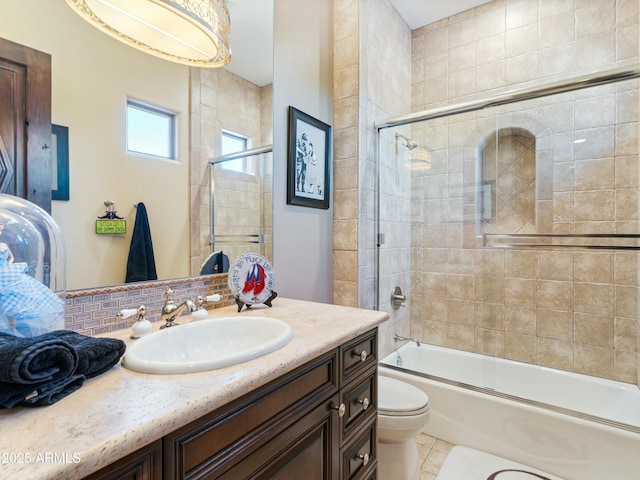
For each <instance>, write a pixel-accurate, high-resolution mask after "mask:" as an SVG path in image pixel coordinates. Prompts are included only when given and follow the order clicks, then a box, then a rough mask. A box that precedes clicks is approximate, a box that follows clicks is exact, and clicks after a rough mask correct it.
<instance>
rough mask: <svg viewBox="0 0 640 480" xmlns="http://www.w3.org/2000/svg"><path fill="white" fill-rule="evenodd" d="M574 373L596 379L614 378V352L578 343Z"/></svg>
mask: <svg viewBox="0 0 640 480" xmlns="http://www.w3.org/2000/svg"><path fill="white" fill-rule="evenodd" d="M574 371H575V372H577V373H584V374H585V375H594V376H596V377H604V378H612V377H613V350H612V349H610V348H607V347H600V346H596V345H584V344H581V343H576V344H575V348H574Z"/></svg>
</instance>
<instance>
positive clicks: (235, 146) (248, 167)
mask: <svg viewBox="0 0 640 480" xmlns="http://www.w3.org/2000/svg"><path fill="white" fill-rule="evenodd" d="M248 148H249V139H248V138H247V137H243V136H242V135H238V134H236V133H231V132H225V131H223V132H222V141H221V144H220V152H221V153H222V155H228V154H230V153H237V152H242V151H244V150H247V149H248ZM221 166H222V168H224V169H225V170H233V171H234V172H242V173H250V174H253V173H254V168H253V161H252V159H251V158H237V159H235V160H228V161H226V162H222V163H221Z"/></svg>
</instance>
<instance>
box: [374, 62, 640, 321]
mask: <svg viewBox="0 0 640 480" xmlns="http://www.w3.org/2000/svg"><path fill="white" fill-rule="evenodd" d="M639 77H640V64H635V65H631V66H626V67H621V68H615V69H611V70H605V71H602V72H597V73H593V74H588V75H582V76H578V77H574V78H571V79H568V80H562V81H558V82H552V83H548V84H545V85H541V86H538V87H531V88H523V89H518V90H510V91H508V92H505V93H501V94H497V95H493V96H490V97H486V98H483V99H478V100H471V101H468V102H462V103H457V104H453V105H449V106H446V107H440V108H434V109H430V110H422V111H419V112H414V113H411V114H408V115H401V116H397V117H391V118H387V119H385V120H380V121H377V122H375V123H374V129H375V133H374V146H375V165H376V172H375V177H376V178H375V185H376V192H375V201H374V218H375V228H374V232H375V245H376V250H375V275H374V288H375V291H374V308H375V309H376V310H380V291H379V290H380V246H381V245H382V244H383V243H384V234H383V232H381V231H380V183H381V182H380V161H381V158H380V155H381V154H380V132H381V130H383V129H387V128H392V127H398V126H402V125H410V124H412V123H418V122H423V121H426V120H433V119H436V118H443V117H448V116H451V115H456V114H460V113H467V112H474V111H477V110H482V109H485V108H490V107H497V106H501V105H508V104H511V103H516V102H520V101H524V100H532V99H536V98H542V97H547V96H550V95H555V94H558V93H565V92H571V91H576V90H582V89H585V88H590V87H595V86H599V85H607V84H610V83H616V82H620V81H624V80H632V79H634V78H639ZM398 135H399V134H398Z"/></svg>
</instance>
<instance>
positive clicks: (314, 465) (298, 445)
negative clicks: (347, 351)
mask: <svg viewBox="0 0 640 480" xmlns="http://www.w3.org/2000/svg"><path fill="white" fill-rule="evenodd" d="M338 398H339V397H338V395H334V396H333V397H332V398H331V399H329V400H328V401H326V402H323V403H322V404H321V405H320V406H318V407H316V408H315V409H314V410H312V411H311V412H309V413H308V414H307V415H305V416H304V417H303V418H302V419H300V420H298V421H297V422H296V423H294V424H293V425H291V426H290V427H289V428H288V429H286V430H285V431H283V432H282V433H280V434H279V435H277V436H276V437H275V438H273V440H271V441H270V442H269V443H267V444H265V445H264V446H263V447H261V448H260V449H258V450H256V451H255V452H254V453H253V455H251V457H250V458H247V459H246V460H244V461H243V462H241V463H239V464H237V465H236V466H234V467H233V468H231V469H230V470H228V471H227V472H225V474H224V475H222V476H220V477H217V478H219V479H220V480H237V479H239V478H242V479H255V480H300V479H301V478H304V480H332V479H337V478H338V476H339V470H340V464H339V461H338V456H339V448H338V446H339V432H338V429H339V421H338V419H339V417H338V412H337V411H336V410H335V408H333V407H334V406H335V405H336V404H337V401H338Z"/></svg>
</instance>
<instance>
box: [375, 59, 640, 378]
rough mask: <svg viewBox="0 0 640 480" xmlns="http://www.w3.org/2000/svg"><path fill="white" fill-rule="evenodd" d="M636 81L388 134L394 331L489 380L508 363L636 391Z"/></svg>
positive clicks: (382, 213)
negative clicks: (472, 359)
mask: <svg viewBox="0 0 640 480" xmlns="http://www.w3.org/2000/svg"><path fill="white" fill-rule="evenodd" d="M638 76H640V67H639V66H633V67H627V68H621V69H615V70H609V71H605V72H601V73H599V74H594V75H589V76H584V77H578V78H575V79H572V80H569V81H563V82H557V83H553V84H548V85H545V86H540V87H534V88H529V89H524V90H517V91H511V92H507V93H505V94H500V95H496V96H493V97H489V98H485V99H480V100H473V101H470V102H467V103H461V104H457V105H452V106H447V107H442V108H438V109H434V110H430V111H424V112H417V113H414V114H410V115H406V116H402V117H396V118H391V119H388V120H384V121H380V122H377V123H376V125H375V127H376V128H375V133H376V135H375V139H376V153H377V160H376V163H377V167H378V171H377V175H376V178H377V180H376V181H377V189H376V219H375V224H376V226H375V235H376V245H377V250H376V291H377V298H376V300H375V303H376V306H377V308H379V309H381V310H385V311H388V312H390V313H391V314H392V318H394V320H395V328H396V333H400V334H401V335H405V336H407V335H408V336H411V337H415V338H417V339H419V340H421V341H423V342H426V343H431V344H435V345H441V346H445V347H450V348H455V349H460V350H466V351H472V352H477V353H482V354H485V355H487V359H488V360H487V361H486V369H487V372H490V371H491V369H492V363H491V357H503V358H507V359H512V360H518V361H523V362H527V363H531V364H536V365H541V366H546V367H552V368H558V369H561V370H568V371H573V372H577V373H584V374H588V375H594V376H598V377H604V378H609V379H614V380H620V381H623V382H627V383H634V384H635V383H637V382H638V376H637V372H638V367H637V363H638V357H637V350H638V345H637V344H638V338H637V330H638V324H637V313H638V306H637V300H638V252H637V251H638V250H639V249H640V244H639V243H638V239H639V238H640V229H639V224H638V222H639V220H638V171H639V164H638V81H637V78H638ZM396 286H401V287H402V291H403V293H404V294H405V296H406V298H407V301H406V306H407V308H401V309H399V310H397V311H395V312H394V311H393V310H392V308H391V292H393V291H394V288H395V287H396ZM491 378H493V377H492V375H487V376H486V382H487V384H485V385H481V386H483V387H488V388H491V387H492V386H491V385H490V383H491V380H490V379H491Z"/></svg>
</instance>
